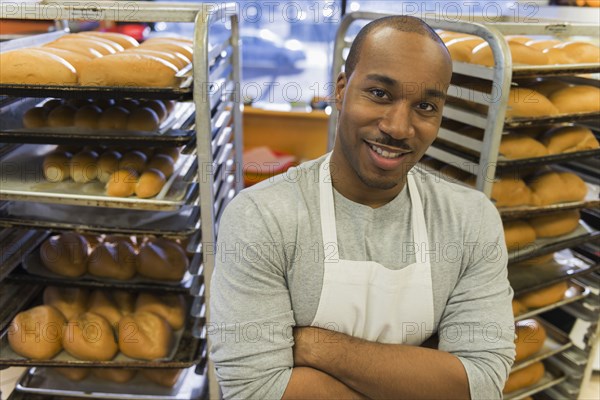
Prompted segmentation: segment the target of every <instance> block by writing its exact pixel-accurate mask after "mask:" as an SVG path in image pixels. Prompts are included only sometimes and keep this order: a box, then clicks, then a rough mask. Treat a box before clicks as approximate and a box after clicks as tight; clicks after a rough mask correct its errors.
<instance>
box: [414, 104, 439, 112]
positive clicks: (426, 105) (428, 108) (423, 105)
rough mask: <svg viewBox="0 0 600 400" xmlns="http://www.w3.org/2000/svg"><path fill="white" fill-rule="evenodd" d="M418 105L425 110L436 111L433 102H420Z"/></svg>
mask: <svg viewBox="0 0 600 400" xmlns="http://www.w3.org/2000/svg"><path fill="white" fill-rule="evenodd" d="M418 107H419V109H420V110H423V111H435V106H434V105H433V104H431V103H419V105H418Z"/></svg>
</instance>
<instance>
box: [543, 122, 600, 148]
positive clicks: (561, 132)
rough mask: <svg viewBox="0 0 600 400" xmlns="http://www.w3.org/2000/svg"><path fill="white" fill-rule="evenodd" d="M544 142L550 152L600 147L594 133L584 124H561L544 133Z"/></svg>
mask: <svg viewBox="0 0 600 400" xmlns="http://www.w3.org/2000/svg"><path fill="white" fill-rule="evenodd" d="M542 143H543V144H544V145H545V146H546V147H547V148H548V153H549V154H560V153H570V152H574V151H584V150H593V149H597V148H598V147H600V145H599V144H598V140H597V139H596V137H595V136H594V133H593V132H592V131H591V130H589V129H588V128H585V127H583V126H561V127H559V128H556V129H552V130H551V131H549V132H548V133H546V134H545V135H544V137H543V138H542Z"/></svg>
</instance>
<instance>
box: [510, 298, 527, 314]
mask: <svg viewBox="0 0 600 400" xmlns="http://www.w3.org/2000/svg"><path fill="white" fill-rule="evenodd" d="M512 311H513V315H514V316H515V317H516V316H519V315H521V314H523V313H524V312H525V311H527V307H525V306H524V305H523V304H522V303H521V302H520V301H519V300H517V299H513V301H512Z"/></svg>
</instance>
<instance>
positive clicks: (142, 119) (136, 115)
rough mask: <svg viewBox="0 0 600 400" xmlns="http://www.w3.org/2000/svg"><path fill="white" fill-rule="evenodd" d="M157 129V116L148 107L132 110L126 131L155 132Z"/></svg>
mask: <svg viewBox="0 0 600 400" xmlns="http://www.w3.org/2000/svg"><path fill="white" fill-rule="evenodd" d="M158 127H159V118H158V115H157V114H156V113H155V112H154V110H152V109H151V108H149V107H141V108H138V109H136V110H134V111H133V112H132V113H131V114H130V115H129V118H128V119H127V130H130V131H156V130H158Z"/></svg>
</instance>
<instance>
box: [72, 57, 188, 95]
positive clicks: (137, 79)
mask: <svg viewBox="0 0 600 400" xmlns="http://www.w3.org/2000/svg"><path fill="white" fill-rule="evenodd" d="M177 71H178V69H177V67H176V66H174V65H173V64H171V63H170V62H167V61H165V60H163V59H161V58H158V57H153V56H149V55H145V54H135V53H130V52H124V53H119V54H113V55H110V56H106V57H102V58H96V59H94V60H92V62H91V63H89V64H88V65H87V66H86V67H85V68H84V69H82V70H81V73H80V75H79V81H80V83H81V84H82V85H85V86H134V87H137V86H142V87H175V86H178V84H179V78H177V77H175V74H176V73H177Z"/></svg>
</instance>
